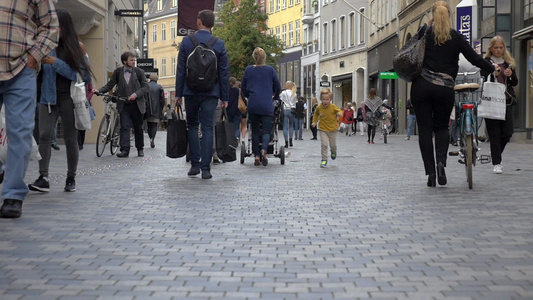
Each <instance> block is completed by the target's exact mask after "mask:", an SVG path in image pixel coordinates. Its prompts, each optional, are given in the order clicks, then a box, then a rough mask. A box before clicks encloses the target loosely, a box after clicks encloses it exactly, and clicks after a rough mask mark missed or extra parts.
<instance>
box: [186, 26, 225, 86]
mask: <svg viewBox="0 0 533 300" xmlns="http://www.w3.org/2000/svg"><path fill="white" fill-rule="evenodd" d="M189 38H190V39H191V41H192V42H193V44H194V49H193V50H192V52H191V54H189V57H187V68H186V69H187V73H186V77H187V81H186V82H187V86H188V87H189V88H190V89H191V90H193V91H196V92H209V91H211V90H213V88H214V87H215V84H216V83H217V81H218V72H217V65H218V63H217V55H216V53H215V51H213V49H212V48H211V47H212V46H213V44H215V42H216V41H217V39H218V38H217V37H212V38H211V39H210V40H209V42H207V44H204V43H200V42H198V39H197V38H196V36H195V35H190V36H189Z"/></svg>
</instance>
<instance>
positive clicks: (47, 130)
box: [0, 0, 518, 218]
mask: <svg viewBox="0 0 533 300" xmlns="http://www.w3.org/2000/svg"><path fill="white" fill-rule="evenodd" d="M19 2H20V3H19ZM21 3H26V2H21V1H12V2H9V3H6V4H0V20H10V22H11V23H10V24H8V25H9V26H6V27H5V28H6V30H4V31H3V33H2V34H0V43H2V44H4V45H5V46H4V47H1V48H0V106H2V110H3V111H4V112H5V123H6V126H5V127H6V129H7V135H8V136H9V143H8V146H7V158H8V159H6V160H5V161H2V162H0V163H1V164H2V167H3V170H4V172H3V173H2V180H3V184H2V199H3V205H2V207H1V209H0V216H1V217H2V218H17V217H20V215H21V212H22V202H23V200H24V198H25V197H26V195H27V193H28V190H32V191H37V192H48V191H49V190H50V183H49V180H48V177H49V164H50V157H51V149H59V147H58V146H57V142H55V140H56V132H57V124H58V119H59V118H61V125H62V135H63V139H64V142H65V147H66V157H67V171H66V174H67V177H66V182H65V187H64V191H65V192H74V191H76V181H75V178H76V171H77V165H78V158H79V151H80V150H82V149H83V144H84V140H85V130H78V128H77V126H76V125H75V123H76V122H75V118H76V117H75V114H74V104H73V100H72V97H73V95H72V94H71V85H72V84H73V83H76V82H79V81H80V80H82V81H83V82H84V83H85V86H86V89H87V101H89V103H90V97H91V96H92V94H93V93H99V94H100V93H106V92H110V91H112V90H114V93H115V94H116V95H118V96H120V97H122V98H124V99H126V100H125V101H118V103H117V104H116V105H117V109H118V112H119V115H120V117H119V120H120V138H119V145H120V152H119V153H118V154H117V157H119V158H128V157H129V156H130V152H131V151H130V150H131V145H130V135H131V134H132V133H133V136H134V147H135V148H136V150H137V156H139V157H143V156H144V129H143V126H146V131H147V133H148V137H149V140H150V147H151V148H154V147H155V136H156V133H157V130H158V126H159V124H160V123H165V124H168V122H169V121H170V120H171V119H172V118H173V112H174V107H177V106H180V107H184V108H185V112H186V125H187V142H188V149H189V155H188V159H189V161H190V164H191V166H190V169H189V171H188V172H187V175H188V176H191V177H195V176H197V175H199V174H201V178H202V179H210V178H212V177H213V175H212V174H211V164H212V163H218V162H219V161H220V159H219V157H218V155H217V152H218V151H217V150H218V143H216V141H215V135H217V136H218V133H215V130H214V128H215V127H216V126H215V124H217V122H218V121H220V120H223V119H226V120H227V121H228V122H229V123H230V124H231V125H232V126H231V127H228V128H231V130H230V132H229V134H226V139H227V145H228V146H229V147H231V148H233V149H234V150H233V151H235V149H236V148H237V147H238V146H239V145H240V146H241V147H245V138H246V136H247V133H248V136H250V137H251V138H250V141H251V152H252V153H251V155H253V157H254V165H256V166H260V165H263V166H267V165H268V159H269V156H268V154H270V153H269V152H268V151H269V144H270V143H271V141H272V139H273V136H272V135H273V134H277V133H274V132H273V129H277V128H279V127H282V128H283V141H284V144H283V145H284V147H282V148H281V149H284V148H285V149H288V148H292V147H294V146H295V145H296V144H297V142H296V141H298V140H302V139H303V135H302V132H303V128H304V124H305V123H307V124H309V125H310V129H311V132H312V137H311V140H317V139H318V135H320V140H321V143H320V151H321V161H320V165H319V166H320V168H326V167H327V166H328V159H329V158H331V160H335V159H336V158H337V155H338V152H339V149H338V148H337V142H336V139H337V132H341V133H345V135H346V136H357V130H358V131H359V135H361V136H363V135H364V134H365V131H366V134H367V143H368V144H374V140H375V137H376V131H377V128H382V131H381V133H382V134H388V133H390V132H391V131H392V130H394V127H395V122H394V119H395V112H394V108H393V107H391V106H389V102H388V100H387V99H385V100H383V99H381V98H380V97H379V93H378V90H377V89H376V88H370V89H369V91H368V96H367V97H366V99H364V101H360V102H359V103H357V101H354V100H353V99H342V101H341V102H342V105H341V107H338V106H337V105H335V104H334V102H338V101H334V95H333V92H332V90H331V89H329V88H324V89H322V90H321V91H320V92H319V95H318V96H319V97H318V99H317V98H315V97H313V98H312V99H311V108H310V109H309V110H308V107H307V103H306V101H305V98H304V97H302V96H299V95H298V87H297V85H296V83H294V82H292V81H287V82H285V83H283V89H282V86H281V84H282V83H280V80H279V78H278V75H277V72H276V70H275V69H274V68H273V67H272V66H269V65H268V64H267V63H266V58H267V56H268V54H267V53H266V52H265V50H264V49H262V48H261V47H256V48H255V49H254V50H253V53H251V56H252V57H253V60H254V64H253V65H249V66H247V67H246V68H245V70H244V74H243V76H242V80H241V81H239V80H237V78H236V77H230V69H229V60H228V55H227V51H226V47H225V43H224V41H223V40H221V39H219V38H217V37H215V36H213V34H212V28H213V26H214V24H215V15H214V13H213V11H211V10H202V11H200V12H199V14H198V17H197V28H198V30H197V32H196V33H195V34H193V35H190V36H187V37H185V38H184V39H183V41H182V42H181V45H180V51H179V53H178V65H177V75H176V96H175V97H176V98H175V102H174V103H171V104H167V103H166V102H165V96H164V91H163V88H162V87H161V85H160V84H158V83H157V81H158V77H157V75H155V74H151V75H150V82H148V80H147V78H146V76H145V73H144V71H143V70H142V69H140V68H138V67H136V66H135V62H136V56H135V54H133V53H132V52H128V51H126V52H124V53H123V54H122V55H121V57H120V59H121V62H122V66H120V67H118V68H116V69H115V70H114V72H113V74H112V75H111V76H110V78H109V81H108V82H107V83H106V84H105V85H103V86H102V87H100V88H94V87H93V86H92V77H94V74H93V72H92V70H91V66H90V63H89V57H88V55H87V53H86V52H85V48H84V45H83V44H82V43H80V41H79V40H78V37H77V35H76V32H75V29H74V24H73V21H72V18H71V17H70V15H69V13H68V12H67V11H66V10H63V9H57V10H56V9H55V8H54V5H53V1H52V0H48V1H40V2H39V7H38V9H33V7H32V9H30V7H29V5H30V4H21ZM15 14H18V15H22V16H24V18H13V17H12V15H15ZM432 14H433V18H432V19H431V20H430V21H429V23H428V24H427V25H424V26H422V27H421V28H420V29H419V35H420V34H425V35H426V39H427V43H426V46H425V47H426V48H425V55H424V62H423V71H422V74H421V75H420V76H418V77H417V78H415V79H414V80H413V83H412V86H411V95H410V99H409V100H408V101H407V106H406V108H407V110H408V116H407V121H408V125H407V137H406V140H410V139H411V136H412V135H413V134H415V130H417V131H418V142H419V147H420V153H421V157H422V161H423V164H424V169H425V174H426V175H427V176H428V177H427V185H428V186H429V187H434V186H436V183H437V182H438V183H439V185H445V184H447V178H446V172H445V168H446V162H447V161H446V160H447V153H448V147H449V144H450V143H451V144H456V143H457V130H458V129H457V127H458V126H453V125H456V124H454V122H453V121H455V119H456V118H457V116H454V108H455V105H454V104H455V99H454V90H453V88H454V85H455V77H456V74H457V72H458V65H457V61H458V58H459V54H460V53H462V54H463V55H464V56H465V58H466V59H467V60H468V61H469V62H471V63H472V64H474V65H475V66H477V67H479V68H480V69H481V75H482V76H483V77H484V78H485V79H488V78H493V80H495V81H497V82H500V83H502V84H504V85H505V87H506V101H507V110H506V114H505V119H504V120H493V119H486V121H485V122H486V128H487V134H488V139H489V140H490V149H491V155H492V163H493V165H494V173H496V174H501V173H502V172H503V165H502V153H503V150H504V149H505V146H506V145H507V143H508V142H509V140H510V138H511V136H512V134H513V120H512V116H513V107H514V106H515V105H516V94H515V92H514V89H513V87H515V86H516V85H517V83H518V79H517V76H516V73H515V72H514V67H515V61H514V59H513V58H512V56H511V54H510V53H509V51H508V50H507V46H506V44H505V41H504V40H503V38H501V37H499V36H497V37H494V38H493V39H492V40H491V42H490V44H489V46H488V49H487V54H486V55H485V57H482V56H480V55H479V54H477V53H476V52H475V51H474V50H473V49H472V47H471V46H470V45H469V44H468V42H467V41H466V40H465V38H464V37H463V36H462V35H461V34H459V33H458V32H457V31H456V30H454V29H452V28H451V26H450V18H451V12H450V7H449V4H448V2H446V1H437V2H435V4H434V5H433V8H432ZM17 31H21V32H17ZM15 33H17V34H15ZM21 45H22V46H21ZM205 47H207V48H208V49H205ZM206 50H209V51H210V52H209V53H208V54H207V56H206V59H204V60H203V62H202V63H205V64H206V65H205V66H204V67H202V68H200V70H203V71H205V70H207V72H204V73H203V74H200V75H198V76H196V74H195V73H197V72H198V70H199V68H198V66H197V65H195V64H197V63H198V62H197V61H195V60H194V57H195V56H196V55H197V54H198V53H200V52H201V53H202V54H201V55H205V53H206V52H202V51H206ZM308 116H309V120H308V119H307V117H308ZM92 118H94V115H93V116H92ZM145 122H146V123H145ZM248 124H249V126H250V127H249V128H248ZM450 124H452V133H451V134H450V130H449V125H450ZM217 128H218V127H217ZM249 129H251V132H248V131H249ZM217 130H218V129H217ZM383 130H385V132H383ZM276 132H277V131H276ZM32 137H34V138H35V141H36V144H38V152H39V154H40V156H41V157H42V159H40V160H39V174H38V178H37V179H36V180H35V181H34V182H32V183H31V184H29V185H26V184H25V183H24V177H25V173H26V170H27V166H28V161H29V157H30V153H31V151H32ZM217 138H218V137H217ZM282 151H283V150H282ZM225 157H226V156H225ZM222 160H223V161H224V159H222ZM233 160H234V159H233ZM229 161H231V160H229Z"/></svg>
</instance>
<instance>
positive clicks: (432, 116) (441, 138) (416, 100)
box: [411, 77, 455, 175]
mask: <svg viewBox="0 0 533 300" xmlns="http://www.w3.org/2000/svg"><path fill="white" fill-rule="evenodd" d="M411 102H412V103H413V107H414V109H415V112H416V124H417V125H418V145H419V147H420V153H421V154H422V160H423V161H424V169H425V171H426V175H429V174H436V163H435V159H436V161H437V163H443V164H444V166H446V159H447V158H448V146H449V141H450V132H449V130H448V124H449V122H450V114H451V112H452V109H453V106H454V104H455V94H454V91H453V89H452V88H447V87H444V86H439V85H435V84H432V83H430V82H428V81H426V80H424V79H423V78H422V77H418V78H417V79H415V80H414V81H413V84H412V85H411ZM433 136H434V137H435V147H433Z"/></svg>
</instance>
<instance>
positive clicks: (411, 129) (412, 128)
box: [407, 115, 416, 138]
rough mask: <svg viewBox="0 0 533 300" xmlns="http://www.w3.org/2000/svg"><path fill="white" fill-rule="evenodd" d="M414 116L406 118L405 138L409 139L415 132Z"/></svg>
mask: <svg viewBox="0 0 533 300" xmlns="http://www.w3.org/2000/svg"><path fill="white" fill-rule="evenodd" d="M415 123H416V115H408V116H407V137H408V138H410V137H411V134H413V132H414V131H415Z"/></svg>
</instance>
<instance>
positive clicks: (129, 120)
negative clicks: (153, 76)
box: [93, 52, 150, 157]
mask: <svg viewBox="0 0 533 300" xmlns="http://www.w3.org/2000/svg"><path fill="white" fill-rule="evenodd" d="M120 60H121V61H122V63H123V64H124V66H122V67H118V68H116V69H115V71H114V72H113V75H111V78H110V79H109V82H107V84H106V85H104V86H103V87H101V88H99V89H94V90H93V93H107V92H108V91H110V90H111V89H112V88H113V87H115V85H116V86H117V90H116V94H117V96H120V97H126V98H128V100H127V101H119V102H118V103H117V109H118V111H119V113H120V153H117V157H128V156H129V155H130V130H131V127H132V126H133V133H134V134H135V148H137V154H138V156H140V157H142V156H144V135H143V128H142V126H143V115H144V113H145V112H146V101H145V99H144V96H145V95H146V94H147V93H148V92H149V90H150V87H149V86H148V82H147V81H146V76H145V75H144V71H143V70H141V69H140V68H137V67H135V54H133V53H131V52H124V53H122V55H121V56H120Z"/></svg>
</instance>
